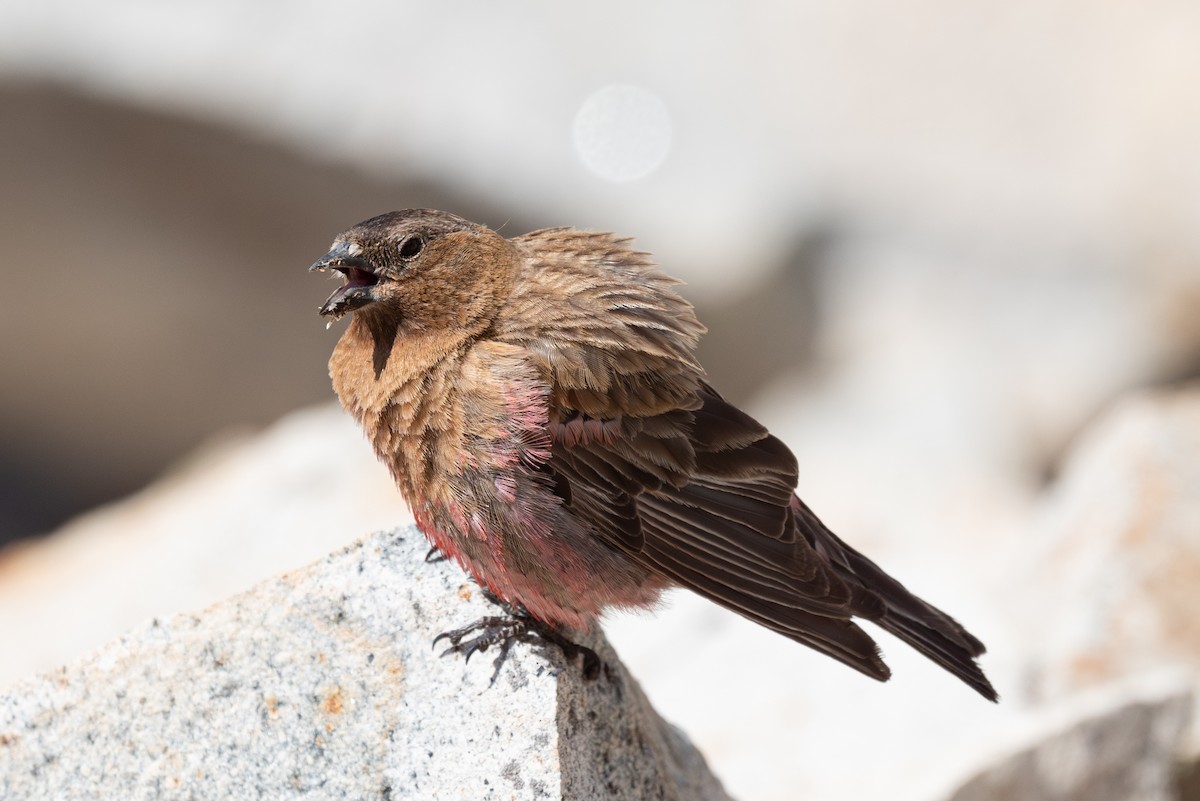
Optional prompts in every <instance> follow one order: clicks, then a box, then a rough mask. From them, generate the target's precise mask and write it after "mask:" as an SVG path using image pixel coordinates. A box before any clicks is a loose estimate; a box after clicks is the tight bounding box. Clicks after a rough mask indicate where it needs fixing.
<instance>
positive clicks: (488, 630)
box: [433, 608, 603, 687]
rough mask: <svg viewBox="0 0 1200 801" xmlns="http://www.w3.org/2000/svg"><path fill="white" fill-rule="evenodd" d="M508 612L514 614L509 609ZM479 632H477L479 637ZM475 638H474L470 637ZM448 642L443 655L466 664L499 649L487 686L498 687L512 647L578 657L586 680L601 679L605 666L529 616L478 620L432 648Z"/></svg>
mask: <svg viewBox="0 0 1200 801" xmlns="http://www.w3.org/2000/svg"><path fill="white" fill-rule="evenodd" d="M506 611H512V610H511V608H510V609H506ZM476 632H478V633H477V634H476ZM471 634H475V636H473V637H471V636H469V635H471ZM443 639H444V640H449V642H450V647H448V648H447V649H446V650H444V651H442V654H441V655H442V656H443V657H445V656H449V655H450V654H462V655H463V656H464V657H465V659H466V661H467V662H470V661H471V657H472V656H474V655H475V654H476V652H479V651H486V650H487V649H488V648H490V647H491V646H493V645H496V646H499V648H500V653H499V654H497V655H496V658H495V659H494V660H493V661H492V665H493V667H494V668H495V671H494V672H493V673H492V678H491V681H489V682H488V686H489V687H490V686H492V685H494V684H495V683H496V678H497V677H498V676H499V675H500V669H501V668H502V667H503V666H504V663H505V661H507V659H508V653H509V651H510V650H511V649H512V646H513V643H516V642H527V643H532V644H534V645H537V646H539V647H542V648H548V647H550V646H555V647H557V648H558V649H559V650H560V651H561V652H562V654H563V656H564V657H566V658H567V659H568V660H573V659H574V658H575V657H576V656H581V657H582V662H583V677H584V678H585V679H589V680H590V679H594V678H596V677H597V676H599V675H600V668H601V666H602V664H603V663H602V662H601V661H600V657H599V656H597V655H596V652H595V651H593V650H592V649H591V648H588V647H587V646H584V645H579V644H578V643H574V642H571V641H570V640H568V639H567V638H566V637H564V636H563V635H562V634H561V633H560V632H559V631H558V630H556V629H554V628H553V627H552V626H549V625H547V624H545V623H542V622H541V621H539V620H537V619H535V618H533V617H532V616H530V615H529V614H528V613H524V614H520V613H517V614H513V615H511V616H509V617H496V616H489V617H483V618H480V619H479V620H476V621H475V622H474V623H471V624H469V625H466V626H463V627H462V628H459V629H452V630H450V631H445V632H442V633H441V634H439V635H438V636H437V637H435V638H434V639H433V647H434V648H436V647H437V644H438V643H439V642H440V641H442V640H443Z"/></svg>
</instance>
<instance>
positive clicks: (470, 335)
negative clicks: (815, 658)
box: [309, 209, 997, 701]
mask: <svg viewBox="0 0 1200 801" xmlns="http://www.w3.org/2000/svg"><path fill="white" fill-rule="evenodd" d="M309 269H310V270H311V271H318V272H330V273H331V274H333V275H335V276H340V277H341V278H342V279H343V283H342V284H341V285H340V286H339V287H338V288H337V289H336V290H335V291H334V292H333V293H332V294H331V295H330V296H329V298H328V299H327V300H326V301H325V302H324V303H323V304H322V305H321V306H320V308H319V313H320V315H322V316H323V317H326V318H329V322H330V323H332V321H333V320H335V319H339V318H341V317H343V316H345V315H347V314H350V315H351V321H350V323H349V325H348V326H346V328H345V330H344V331H343V333H342V334H341V336H340V338H339V339H338V342H337V344H336V345H335V347H334V349H333V353H332V356H331V357H330V359H329V373H330V377H331V379H332V383H333V388H334V391H335V392H336V394H337V396H338V398H339V400H340V401H341V404H342V406H343V407H344V408H345V409H346V410H347V411H348V412H349V413H350V414H351V415H352V416H353V417H354V418H356V419H357V421H358V422H359V424H360V425H361V426H362V428H363V430H364V432H365V434H366V436H367V439H368V440H369V441H370V443H371V445H372V446H373V448H374V450H375V452H376V454H377V456H378V457H379V459H380V460H381V461H382V462H383V463H384V465H386V467H387V468H388V470H389V471H390V473H391V475H392V477H393V478H394V479H395V482H396V484H397V486H398V488H399V490H400V492H401V494H402V495H403V496H404V498H405V500H406V501H407V502H408V504H409V506H410V507H411V509H412V512H413V516H414V518H415V520H416V523H417V527H418V528H419V529H420V531H421V532H422V533H423V534H424V535H425V537H426V538H427V539H428V540H429V542H430V544H431V545H432V546H433V548H435V549H436V550H437V551H440V552H441V554H443V555H445V556H446V557H448V558H450V559H453V560H454V561H456V562H457V563H458V564H459V565H460V566H461V567H462V568H463V569H464V570H465V571H466V572H467V573H468V574H470V576H471V577H472V578H473V579H474V580H475V581H476V582H477V583H478V584H479V585H480V586H481V587H482V588H483V589H484V591H485V593H487V595H488V597H489V598H492V599H493V600H495V601H497V602H498V603H500V604H501V606H502V608H503V610H504V612H505V613H506V614H504V615H501V616H489V617H488V618H484V619H483V620H481V621H478V622H477V623H475V624H473V625H472V626H467V627H465V628H463V629H457V630H454V631H451V632H447V633H445V634H444V635H442V636H443V637H446V638H448V639H449V640H450V641H451V643H452V647H451V649H448V650H457V651H459V652H462V653H465V654H466V656H467V658H468V659H469V658H470V656H471V654H472V653H473V652H475V651H477V650H486V648H487V647H488V646H490V645H493V644H496V645H499V646H500V647H501V648H503V649H504V650H503V651H502V656H503V655H504V653H506V652H507V648H508V647H509V645H511V643H512V642H513V641H515V640H520V639H525V638H529V637H534V638H536V637H541V638H542V639H544V640H545V641H547V642H553V643H556V644H558V645H560V646H561V647H563V649H564V650H566V651H568V653H571V651H569V650H568V649H571V648H572V646H573V643H574V641H575V640H576V639H578V638H579V637H580V635H581V634H582V633H584V632H586V631H588V630H589V629H591V628H592V627H593V626H595V625H597V624H598V622H599V620H600V618H601V616H602V615H603V614H604V613H605V612H606V611H608V610H613V609H633V610H646V609H653V608H654V607H655V606H656V605H657V604H658V603H659V598H660V596H661V595H662V593H663V592H664V591H665V590H668V589H671V588H676V587H683V588H686V589H688V590H691V591H693V592H695V593H698V594H699V595H701V596H703V597H704V598H707V599H709V600H710V601H713V602H715V603H717V604H719V605H721V606H723V607H725V608H727V609H729V610H732V611H733V612H736V613H737V614H740V615H742V616H744V617H746V618H748V619H749V620H751V621H753V622H755V623H757V624H760V625H762V626H765V627H766V628H768V629H770V630H772V631H775V632H778V633H779V634H781V635H783V636H784V637H787V638H789V639H791V640H794V641H796V642H798V643H801V644H803V645H805V646H808V647H810V648H813V649H815V650H817V651H819V652H821V653H823V654H825V655H827V656H829V657H832V658H833V659H836V660H838V661H839V662H842V663H844V664H845V665H847V666H849V667H851V668H853V669H855V670H857V671H859V672H861V673H863V674H865V675H867V676H869V677H871V678H873V679H877V680H880V681H886V680H887V679H888V678H889V676H890V670H889V668H888V666H887V665H886V664H885V663H884V661H883V658H882V656H881V653H880V650H879V648H878V646H877V645H876V643H875V641H874V640H873V639H872V637H871V636H870V635H869V634H867V632H866V631H864V630H863V629H862V628H861V627H860V626H859V625H858V623H857V622H856V621H857V620H866V621H870V622H871V623H873V624H875V625H877V626H879V627H880V628H882V629H883V630H885V631H887V632H890V633H891V634H893V635H895V636H896V637H898V638H899V639H900V640H902V641H904V642H905V643H907V644H909V645H910V646H912V647H914V648H915V649H916V650H917V651H919V652H920V653H922V654H924V655H925V656H926V657H928V658H929V659H930V660H932V661H933V662H935V663H936V664H938V665H940V666H941V667H942V668H944V669H946V670H947V671H949V672H950V673H951V674H953V675H954V676H957V677H958V678H959V679H961V680H962V681H963V682H965V683H966V684H967V685H968V686H969V687H971V688H973V689H974V690H976V691H977V692H978V693H979V694H980V695H982V696H983V697H984V698H986V699H988V700H990V701H995V700H997V694H996V691H995V689H994V688H993V686H992V684H991V683H990V682H989V680H988V679H987V677H986V676H985V675H984V673H983V671H982V670H981V668H980V667H979V665H978V662H977V659H978V657H979V656H981V655H982V654H983V653H984V650H985V649H984V645H983V643H982V642H981V641H980V640H979V639H977V638H976V637H975V636H974V635H972V634H970V633H969V632H968V631H967V630H966V629H965V628H963V626H961V625H960V624H959V623H958V622H957V621H955V620H954V619H953V618H951V617H950V616H949V615H947V614H946V613H944V612H942V611H941V610H939V609H937V608H936V607H934V606H933V605H931V604H929V603H927V602H925V601H923V600H922V599H920V598H918V597H917V596H916V595H914V594H913V593H911V592H910V591H909V590H907V589H906V588H905V587H904V586H903V585H902V584H901V583H900V582H899V581H897V580H896V579H894V578H892V577H891V576H890V575H888V574H887V573H886V572H884V570H883V569H881V568H880V567H878V566H877V565H876V564H875V563H874V562H873V561H871V560H870V559H868V558H867V557H866V556H863V555H862V554H860V553H859V552H858V551H856V550H855V549H854V548H852V547H851V546H850V545H848V544H847V543H845V542H843V541H842V540H841V539H840V538H839V537H838V536H837V535H835V534H834V533H833V532H832V531H830V529H829V528H828V527H826V526H825V525H824V524H823V523H822V522H821V520H820V519H819V518H818V517H817V516H816V515H815V514H814V513H813V511H812V510H811V509H809V507H808V506H807V505H806V504H805V503H804V502H803V501H801V500H800V497H799V496H798V495H797V494H796V484H797V480H798V466H797V461H796V458H795V456H794V455H793V454H792V452H791V451H790V450H789V449H788V447H787V446H786V445H784V443H783V442H781V441H780V440H779V439H778V438H776V437H775V436H773V435H772V434H771V433H770V432H769V431H767V429H766V428H765V427H763V426H762V425H761V424H759V423H758V422H757V421H756V420H754V419H753V418H752V417H751V416H750V415H748V414H746V413H745V412H743V411H742V410H740V409H738V408H737V407H736V406H734V405H733V404H732V403H730V402H729V401H727V400H725V398H723V397H722V396H721V394H720V393H719V392H718V391H717V390H716V389H715V388H714V387H713V386H712V385H711V384H710V383H709V380H708V377H707V375H706V373H705V371H704V369H703V368H702V367H701V365H700V364H699V362H698V361H697V360H696V356H695V348H696V346H697V343H698V342H699V340H700V337H701V335H702V334H704V333H705V330H706V329H705V327H704V326H703V325H702V324H701V323H700V322H699V320H698V319H697V317H696V313H695V310H694V308H693V307H692V305H691V304H690V303H689V302H688V301H687V300H685V299H684V298H683V296H682V295H681V294H680V293H679V291H678V289H677V287H678V285H679V284H681V283H682V282H680V281H678V280H677V279H675V278H672V277H671V276H669V275H668V274H666V273H665V272H663V271H661V270H660V269H659V268H658V266H657V265H656V264H655V263H654V262H653V261H652V258H651V256H650V255H649V254H648V253H645V252H642V251H639V250H636V249H635V248H634V247H633V244H632V240H631V239H629V238H625V237H620V236H617V235H614V234H611V233H600V232H591V231H585V230H579V229H575V228H570V227H558V228H545V229H541V230H537V231H533V232H531V233H527V234H523V235H519V236H513V237H511V238H505V237H504V236H502V235H501V234H499V233H497V232H496V231H494V230H492V229H490V228H488V227H486V226H484V225H480V224H477V223H474V222H470V221H468V220H466V219H464V218H462V217H459V216H457V215H455V214H451V213H449V212H444V211H437V210H432V209H405V210H402V211H393V212H389V213H386V214H381V215H379V216H376V217H373V218H371V219H369V220H366V221H364V222H361V223H358V224H357V225H354V226H352V227H351V228H348V229H347V230H345V231H343V232H342V233H340V234H338V235H337V236H336V237H335V239H334V241H333V244H332V246H331V248H330V249H329V251H328V252H327V253H326V254H325V255H324V256H322V257H321V258H320V259H318V260H317V261H316V262H315V263H314V264H313V265H312V266H311V267H310V268H309ZM433 552H434V551H432V550H431V553H433ZM468 634H474V635H475V636H472V637H468ZM435 642H436V641H435ZM584 650H585V651H586V649H584ZM590 656H591V657H592V658H593V659H594V654H590ZM587 661H588V654H585V668H586V663H587ZM498 670H499V664H497V671H498ZM593 672H594V671H593ZM494 679H495V677H494V676H493V681H494Z"/></svg>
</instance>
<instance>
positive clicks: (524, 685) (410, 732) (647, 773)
mask: <svg viewBox="0 0 1200 801" xmlns="http://www.w3.org/2000/svg"><path fill="white" fill-rule="evenodd" d="M426 550H427V546H426V544H425V540H424V538H422V537H421V536H420V535H419V534H418V533H417V532H416V531H415V530H413V529H401V530H397V531H393V532H384V533H379V534H375V535H372V536H370V537H367V538H365V539H364V540H362V541H361V542H359V543H357V544H355V545H353V546H351V547H350V548H347V549H346V550H344V551H342V552H339V553H336V554H333V555H331V556H329V557H327V558H326V559H324V560H322V561H320V562H318V563H316V564H313V565H311V566H309V567H307V568H304V569H302V570H298V571H295V572H293V573H289V574H285V575H283V576H280V577H278V578H276V579H273V580H270V581H267V582H264V583H263V584H260V585H259V586H257V587H256V588H254V589H253V590H251V591H250V592H247V593H245V594H243V595H240V596H236V597H234V598H232V599H229V600H228V601H224V602H222V603H219V604H217V605H215V606H213V607H211V608H209V609H207V610H205V611H203V612H201V613H199V614H195V615H184V616H179V617H176V618H173V619H171V620H167V621H163V622H159V621H155V622H154V623H152V624H150V625H148V626H144V627H142V628H140V629H138V630H135V631H133V632H131V633H130V634H128V635H126V636H124V637H122V638H121V639H119V640H117V641H115V642H112V643H110V644H108V645H107V646H105V647H103V648H101V649H99V650H97V651H96V652H94V653H92V654H90V655H88V656H86V657H84V658H82V659H81V660H79V661H77V662H76V663H74V664H72V665H70V666H67V667H64V668H62V669H60V670H58V671H55V672H52V673H49V674H45V675H43V676H41V677H38V678H36V679H32V680H27V681H24V682H20V683H18V684H16V685H15V686H13V687H11V688H10V689H9V690H8V691H7V693H6V694H5V695H4V696H2V697H0V798H5V799H7V798H24V799H42V798H46V799H51V798H52V799H92V798H95V799H112V798H123V799H141V798H156V799H157V798H162V799H176V798H178V799H192V798H197V799H202V798H214V799H216V798H264V799H274V798H301V797H303V798H355V799H370V798H378V799H406V798H414V799H415V798H422V799H431V798H444V799H458V798H464V799H465V798H470V799H505V800H506V801H507V800H508V799H560V798H561V799H591V798H600V797H603V798H606V799H610V798H611V799H622V798H628V799H643V798H655V799H689V800H690V799H700V800H702V801H703V800H706V799H713V800H715V799H724V798H727V796H726V795H725V793H724V791H723V790H722V789H721V787H720V784H719V783H718V782H717V780H716V779H715V778H713V777H712V775H711V774H710V773H709V772H708V769H707V767H706V765H705V763H704V760H703V758H702V757H701V756H700V755H699V754H698V753H697V752H696V751H695V750H694V749H693V748H692V746H691V745H690V743H688V741H687V739H686V738H685V737H684V736H683V735H682V734H680V733H679V732H678V731H677V730H675V729H673V728H672V727H671V726H670V725H669V724H666V723H665V722H664V721H663V720H662V719H661V718H659V717H658V715H657V714H656V713H655V712H654V711H653V709H652V708H651V707H650V706H649V704H648V702H647V701H646V699H645V697H644V696H643V695H642V692H641V690H640V688H639V687H638V686H637V684H636V683H635V682H634V681H633V679H632V678H630V677H629V675H628V674H627V673H626V671H625V669H624V668H623V667H622V666H621V665H620V663H618V662H617V660H616V656H615V654H614V653H613V651H612V649H611V648H610V647H609V646H608V644H607V642H605V641H604V640H603V639H602V637H599V636H597V637H596V638H595V639H593V640H591V641H590V642H589V644H590V645H591V646H592V647H594V648H595V649H596V651H597V652H598V653H599V654H600V656H601V658H602V659H603V660H604V662H605V665H606V669H605V670H604V671H602V673H601V676H600V677H599V678H598V679H596V680H594V681H584V680H583V679H582V677H581V675H580V670H579V666H578V665H577V664H567V663H565V662H564V661H563V660H562V659H561V657H560V656H559V655H558V654H557V653H553V654H541V653H539V652H536V651H534V650H532V649H530V648H529V647H527V646H523V645H522V646H517V647H516V648H514V649H513V652H512V654H511V656H510V659H509V660H508V661H507V662H506V663H505V664H504V665H503V667H502V669H501V670H500V672H499V674H498V678H497V681H496V683H495V685H494V686H491V687H489V680H490V679H491V677H492V673H493V670H492V665H491V659H490V658H489V657H490V654H486V653H485V654H481V655H478V656H476V658H475V659H473V660H472V661H471V662H470V663H469V664H464V663H463V661H462V659H460V658H456V657H455V658H444V659H443V658H440V657H438V655H437V653H435V652H434V651H433V650H432V649H431V647H430V642H431V640H432V638H433V637H434V636H435V635H436V634H437V633H439V632H440V631H442V630H444V629H446V628H452V627H455V626H457V625H460V624H462V623H465V622H469V621H471V620H474V619H476V618H477V617H480V616H482V615H484V614H488V613H489V612H494V609H493V608H491V607H490V606H489V605H488V604H487V602H486V601H485V600H484V599H483V598H482V597H481V596H480V594H479V592H478V591H477V589H476V588H475V586H474V585H472V584H469V583H467V582H465V580H464V578H463V575H462V574H461V573H460V572H459V571H458V569H457V568H456V567H454V566H453V565H451V564H448V563H439V564H426V563H425V562H424V561H423V557H424V555H425V552H426ZM439 650H440V649H439Z"/></svg>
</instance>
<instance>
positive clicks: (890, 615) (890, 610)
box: [794, 502, 998, 701]
mask: <svg viewBox="0 0 1200 801" xmlns="http://www.w3.org/2000/svg"><path fill="white" fill-rule="evenodd" d="M795 505H796V503H794V506H795ZM798 505H799V507H800V510H798V511H800V516H801V517H807V518H808V519H807V520H804V521H803V522H802V523H801V525H802V527H803V528H804V529H806V531H805V533H806V534H807V535H808V536H809V538H810V541H813V542H812V544H813V545H814V547H816V549H817V550H818V551H820V552H821V553H823V554H824V555H825V556H826V557H827V558H828V559H829V561H830V562H831V564H832V565H833V567H834V570H835V571H836V572H837V573H838V575H839V576H840V577H841V578H842V579H843V580H844V581H846V582H847V583H848V584H850V585H851V586H852V587H855V586H857V587H861V588H863V589H864V590H866V593H865V595H866V596H867V598H868V599H870V600H871V601H873V602H872V603H869V604H867V605H866V606H867V608H865V609H864V610H863V612H862V614H863V617H865V618H866V619H867V620H870V621H871V622H872V623H875V624H877V625H879V626H880V627H882V628H883V629H884V630H885V631H887V632H890V633H891V634H894V635H896V636H897V637H899V638H900V639H901V640H903V641H904V642H906V643H908V644H909V645H911V646H912V647H913V648H916V649H917V650H918V651H920V652H921V653H922V654H924V655H925V656H926V657H928V658H929V659H931V660H933V661H934V662H936V663H937V664H939V665H941V666H942V667H943V668H945V669H946V670H948V671H950V672H951V673H953V674H954V675H955V676H958V678H960V679H962V681H963V682H965V683H966V684H967V685H968V686H970V687H972V688H973V689H974V690H975V691H976V692H978V693H979V694H980V695H982V696H983V697H984V698H986V699H988V700H989V701H996V700H997V699H998V696H997V694H996V690H995V688H994V687H992V683H991V682H990V681H988V679H987V676H985V675H984V674H983V671H982V670H981V669H980V668H979V665H978V664H976V662H975V660H976V658H977V657H979V656H982V655H983V653H984V652H985V651H986V650H987V649H986V648H985V647H984V644H983V643H982V642H980V641H979V639H978V638H977V637H975V636H974V635H973V634H971V633H970V632H969V631H967V630H966V629H965V628H963V627H962V625H961V624H960V623H959V622H958V621H956V620H955V619H954V618H952V617H950V616H949V615H947V614H946V613H945V612H943V611H942V610H940V609H938V608H937V607H935V606H933V605H932V604H929V603H926V602H925V601H923V600H921V599H920V598H918V597H917V596H916V595H913V594H912V593H911V592H909V591H908V590H907V589H906V588H905V587H904V585H903V584H901V583H900V582H899V581H896V579H894V578H892V577H891V576H889V575H888V574H887V573H885V572H884V571H883V569H882V568H880V567H879V566H878V565H876V564H875V563H874V562H872V561H871V560H870V559H868V558H867V557H865V556H863V555H862V554H860V553H859V552H858V551H856V550H854V549H853V548H851V547H850V546H849V545H847V544H846V543H844V542H842V540H841V539H840V538H839V537H838V536H837V535H836V534H834V533H833V532H832V531H830V530H829V529H828V528H826V527H825V526H824V524H822V523H821V522H820V521H819V520H818V519H817V517H816V515H813V514H812V512H811V510H809V509H808V508H807V507H805V506H804V504H803V502H799V503H798ZM805 513H807V514H805ZM806 523H807V525H805V524H806ZM814 523H815V525H814ZM872 596H873V597H872ZM879 602H882V608H880V606H881V605H880V603H879Z"/></svg>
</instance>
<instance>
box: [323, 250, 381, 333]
mask: <svg viewBox="0 0 1200 801" xmlns="http://www.w3.org/2000/svg"><path fill="white" fill-rule="evenodd" d="M327 270H337V271H338V272H339V273H341V274H342V275H343V276H345V278H346V283H344V284H342V285H341V286H340V287H338V288H337V291H335V292H334V293H333V294H332V295H330V296H329V297H328V298H327V299H326V301H325V302H324V303H323V304H322V305H321V308H320V310H319V311H320V314H321V316H322V317H330V316H332V317H333V318H334V319H337V318H338V317H341V316H342V315H344V314H346V313H347V312H351V311H354V310H355V309H361V308H362V307H363V306H366V305H367V304H368V303H374V302H375V285H376V284H378V283H379V275H378V273H376V272H375V268H374V267H373V266H372V265H371V263H370V262H368V261H367V260H366V259H363V258H362V257H360V256H358V255H357V253H356V252H355V250H354V246H352V245H348V244H346V243H344V242H339V243H337V244H335V245H334V246H333V249H332V250H330V251H329V252H328V253H326V254H325V255H324V256H322V257H321V258H319V259H317V260H316V261H315V262H313V265H312V266H311V267H309V268H308V271H309V272H325V271H327Z"/></svg>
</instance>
